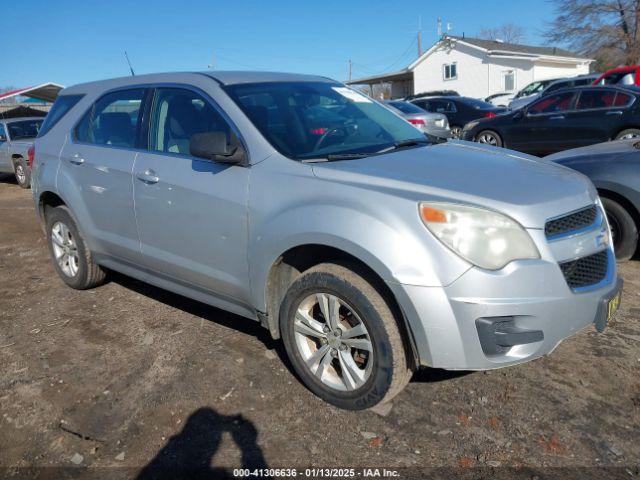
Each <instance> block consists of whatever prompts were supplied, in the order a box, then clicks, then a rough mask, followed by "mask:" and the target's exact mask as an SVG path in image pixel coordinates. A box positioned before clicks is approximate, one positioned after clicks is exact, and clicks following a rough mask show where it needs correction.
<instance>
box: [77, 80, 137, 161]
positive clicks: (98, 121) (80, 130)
mask: <svg viewBox="0 0 640 480" xmlns="http://www.w3.org/2000/svg"><path fill="white" fill-rule="evenodd" d="M144 94H145V89H143V88H138V89H133V90H121V91H117V92H113V93H108V94H107V95H105V96H103V97H101V98H100V99H99V100H98V101H97V102H96V103H94V104H93V106H92V107H91V108H90V109H89V111H88V112H87V113H86V114H85V116H84V117H83V118H82V120H81V121H80V123H79V124H78V126H77V127H76V130H75V135H76V140H78V141H79V142H83V143H92V144H95V145H110V146H114V147H125V148H133V147H135V144H136V138H137V136H138V130H139V124H140V118H141V115H140V108H141V106H142V99H143V98H144Z"/></svg>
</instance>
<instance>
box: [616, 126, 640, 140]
mask: <svg viewBox="0 0 640 480" xmlns="http://www.w3.org/2000/svg"><path fill="white" fill-rule="evenodd" d="M637 137H640V129H637V128H627V129H626V130H622V131H621V132H620V133H618V134H617V135H616V138H614V140H624V139H628V138H637Z"/></svg>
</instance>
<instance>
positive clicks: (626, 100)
mask: <svg viewBox="0 0 640 480" xmlns="http://www.w3.org/2000/svg"><path fill="white" fill-rule="evenodd" d="M632 100H633V97H632V96H631V95H627V94H626V93H621V92H618V93H616V99H615V101H614V102H613V105H614V106H616V107H626V106H627V105H629V104H630V103H631V101H632Z"/></svg>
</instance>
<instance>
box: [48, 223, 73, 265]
mask: <svg viewBox="0 0 640 480" xmlns="http://www.w3.org/2000/svg"><path fill="white" fill-rule="evenodd" d="M51 245H52V247H53V254H54V257H55V260H56V262H57V263H58V266H59V267H60V270H62V273H64V274H65V275H66V276H67V277H75V276H76V274H77V273H78V269H79V265H80V262H79V258H78V245H77V244H76V240H75V238H74V237H73V234H72V233H71V230H69V227H68V226H67V225H65V224H64V223H62V222H56V223H54V224H53V227H51Z"/></svg>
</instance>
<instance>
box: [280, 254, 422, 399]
mask: <svg viewBox="0 0 640 480" xmlns="http://www.w3.org/2000/svg"><path fill="white" fill-rule="evenodd" d="M280 326H281V331H282V337H283V341H284V345H285V348H286V350H287V353H288V355H289V358H290V359H291V362H292V364H293V367H294V369H295V371H296V373H297V374H298V375H299V377H300V378H301V380H302V381H303V382H304V384H305V385H306V386H307V387H308V388H309V389H310V390H311V391H312V392H313V393H315V394H316V395H318V396H319V397H320V398H322V399H323V400H325V401H327V402H329V403H331V404H333V405H336V406H338V407H340V408H344V409H347V410H362V409H366V408H370V407H373V406H374V405H376V404H378V403H381V402H387V401H389V400H391V399H392V398H393V397H394V396H395V395H397V394H398V393H399V392H400V391H401V390H402V389H403V388H404V386H405V385H406V384H407V382H408V381H409V379H410V376H411V371H410V370H409V368H408V366H407V359H406V354H405V350H404V346H403V343H402V338H401V336H400V332H399V329H398V325H397V323H396V319H395V317H394V315H393V313H392V312H391V310H390V309H389V306H388V305H387V303H386V302H385V301H384V299H383V298H382V296H381V295H380V293H378V291H377V290H376V289H375V288H374V287H373V286H372V285H371V283H369V282H368V281H367V280H366V279H365V278H363V277H362V276H360V275H358V274H357V273H355V272H354V271H353V270H350V269H349V268H346V267H344V266H342V265H337V264H332V263H324V264H321V265H317V266H316V267H313V268H311V269H309V270H307V271H306V272H304V273H303V274H302V275H301V276H300V277H299V278H298V279H297V280H296V281H295V282H294V283H293V284H292V285H291V286H290V287H289V290H288V291H287V294H286V295H285V298H284V300H283V302H282V306H281V309H280Z"/></svg>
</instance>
